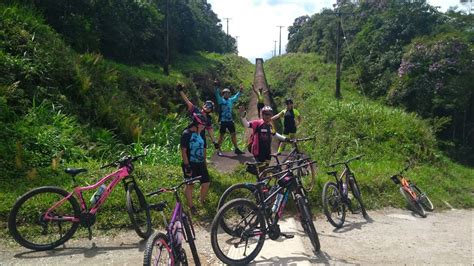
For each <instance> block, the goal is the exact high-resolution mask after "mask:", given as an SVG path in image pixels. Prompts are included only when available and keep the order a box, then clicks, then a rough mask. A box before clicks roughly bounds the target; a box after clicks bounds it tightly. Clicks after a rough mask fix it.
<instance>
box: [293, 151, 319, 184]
mask: <svg viewBox="0 0 474 266" xmlns="http://www.w3.org/2000/svg"><path fill="white" fill-rule="evenodd" d="M297 159H306V160H304V161H302V162H300V163H299V165H303V164H307V163H309V162H311V158H310V157H309V156H307V155H305V154H301V155H300V156H298V157H297ZM297 175H298V176H299V177H301V180H302V183H303V188H304V189H305V191H307V192H309V191H311V190H313V188H314V185H315V184H316V167H315V165H314V164H309V165H308V166H305V167H304V168H300V169H298V171H297Z"/></svg>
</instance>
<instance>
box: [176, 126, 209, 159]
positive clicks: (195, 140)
mask: <svg viewBox="0 0 474 266" xmlns="http://www.w3.org/2000/svg"><path fill="white" fill-rule="evenodd" d="M181 148H186V154H187V156H188V160H189V162H193V163H201V162H204V160H205V159H206V158H204V149H205V148H206V139H205V138H203V137H202V136H201V135H200V134H198V133H197V132H193V131H191V130H189V129H188V128H187V129H185V130H184V131H183V134H182V135H181Z"/></svg>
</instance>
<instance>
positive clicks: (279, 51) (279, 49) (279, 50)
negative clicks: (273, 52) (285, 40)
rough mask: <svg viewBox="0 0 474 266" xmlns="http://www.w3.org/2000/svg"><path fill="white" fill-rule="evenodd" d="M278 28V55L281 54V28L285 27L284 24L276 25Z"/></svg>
mask: <svg viewBox="0 0 474 266" xmlns="http://www.w3.org/2000/svg"><path fill="white" fill-rule="evenodd" d="M277 27H279V28H280V44H279V48H278V55H281V28H283V27H285V26H277Z"/></svg>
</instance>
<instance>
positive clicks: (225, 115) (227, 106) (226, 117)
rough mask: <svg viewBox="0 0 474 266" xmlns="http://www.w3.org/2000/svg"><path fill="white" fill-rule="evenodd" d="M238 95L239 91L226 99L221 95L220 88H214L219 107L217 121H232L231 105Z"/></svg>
mask: <svg viewBox="0 0 474 266" xmlns="http://www.w3.org/2000/svg"><path fill="white" fill-rule="evenodd" d="M239 97H240V91H239V92H237V93H236V94H235V95H234V96H232V97H230V98H229V99H227V100H226V99H225V98H224V97H222V96H221V94H220V89H219V88H216V99H217V104H218V105H219V107H220V112H219V121H233V117H232V105H233V104H234V102H236V101H237V100H238V99H239Z"/></svg>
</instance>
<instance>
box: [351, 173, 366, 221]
mask: <svg viewBox="0 0 474 266" xmlns="http://www.w3.org/2000/svg"><path fill="white" fill-rule="evenodd" d="M349 186H350V188H351V191H352V194H353V195H354V197H355V198H356V200H357V202H359V206H360V210H361V211H362V216H364V218H365V219H367V218H369V215H368V214H367V211H366V210H365V205H364V202H363V201H362V194H361V193H360V189H359V185H358V184H357V181H356V180H355V178H353V177H350V178H349Z"/></svg>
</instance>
